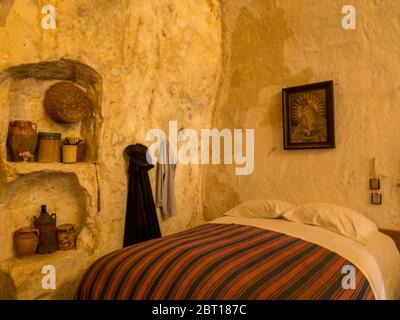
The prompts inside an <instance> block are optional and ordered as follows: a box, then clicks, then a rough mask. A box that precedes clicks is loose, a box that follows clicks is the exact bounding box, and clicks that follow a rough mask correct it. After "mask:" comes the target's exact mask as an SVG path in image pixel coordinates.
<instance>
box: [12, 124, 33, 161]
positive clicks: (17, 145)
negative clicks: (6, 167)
mask: <svg viewBox="0 0 400 320" xmlns="http://www.w3.org/2000/svg"><path fill="white" fill-rule="evenodd" d="M37 142H38V135H37V125H36V123H33V122H32V121H26V120H16V121H11V122H10V124H9V128H8V139H7V145H8V147H9V149H10V151H11V155H12V157H11V158H12V161H23V157H21V156H20V153H21V151H22V152H30V153H31V154H32V155H34V154H35V152H36V146H37Z"/></svg>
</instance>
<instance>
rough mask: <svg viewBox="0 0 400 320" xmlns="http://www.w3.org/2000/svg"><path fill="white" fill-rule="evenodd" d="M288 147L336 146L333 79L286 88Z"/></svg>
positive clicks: (285, 127)
mask: <svg viewBox="0 0 400 320" xmlns="http://www.w3.org/2000/svg"><path fill="white" fill-rule="evenodd" d="M282 106H283V140H284V148H285V149H311V148H313V149H316V148H334V147H335V128H334V127H335V126H334V112H333V81H325V82H319V83H313V84H309V85H304V86H299V87H291V88H285V89H283V90H282Z"/></svg>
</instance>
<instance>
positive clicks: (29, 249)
mask: <svg viewBox="0 0 400 320" xmlns="http://www.w3.org/2000/svg"><path fill="white" fill-rule="evenodd" d="M14 241H15V251H16V253H17V255H18V257H25V256H30V255H32V254H34V253H35V252H36V250H37V247H38V243H39V230H38V229H35V228H32V227H24V228H20V229H18V230H17V231H15V235H14Z"/></svg>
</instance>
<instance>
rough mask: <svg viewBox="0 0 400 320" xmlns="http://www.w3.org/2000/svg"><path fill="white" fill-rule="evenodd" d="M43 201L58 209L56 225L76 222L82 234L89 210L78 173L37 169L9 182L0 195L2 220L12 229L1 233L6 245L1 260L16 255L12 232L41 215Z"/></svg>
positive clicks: (53, 210) (50, 209) (51, 210)
mask: <svg viewBox="0 0 400 320" xmlns="http://www.w3.org/2000/svg"><path fill="white" fill-rule="evenodd" d="M44 199H45V200H44ZM43 201H45V203H43ZM41 204H46V205H47V208H48V212H49V213H56V215H57V225H60V224H64V223H72V224H74V225H75V226H76V229H77V234H78V237H79V232H80V231H81V230H82V228H83V227H84V225H85V223H86V216H87V212H86V202H85V196H84V193H83V191H82V190H81V187H80V185H79V181H78V179H77V177H76V175H74V174H73V173H60V172H35V173H31V174H28V175H24V176H20V177H18V178H17V179H16V180H14V181H13V182H12V183H11V184H10V185H9V186H8V188H7V190H6V192H5V193H4V195H3V196H2V198H1V199H0V212H1V218H0V219H1V224H2V225H3V226H7V227H6V228H5V230H9V231H8V232H2V233H1V235H0V246H1V247H2V248H3V250H2V251H1V254H0V260H3V259H7V258H10V257H13V256H14V252H13V251H14V250H13V234H12V233H13V232H14V231H15V230H17V229H18V228H21V227H25V226H32V225H33V217H34V216H38V215H39V213H40V205H41Z"/></svg>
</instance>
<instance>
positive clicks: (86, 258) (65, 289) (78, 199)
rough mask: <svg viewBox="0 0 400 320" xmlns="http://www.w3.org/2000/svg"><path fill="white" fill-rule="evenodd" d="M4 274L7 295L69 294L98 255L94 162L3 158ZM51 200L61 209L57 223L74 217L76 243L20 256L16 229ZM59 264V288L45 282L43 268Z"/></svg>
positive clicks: (52, 208)
mask: <svg viewBox="0 0 400 320" xmlns="http://www.w3.org/2000/svg"><path fill="white" fill-rule="evenodd" d="M0 172H1V173H2V174H1V175H0V186H1V188H0V191H1V194H0V224H1V226H2V230H4V231H3V232H1V233H0V247H1V248H2V250H0V276H1V277H2V278H4V279H5V280H7V281H5V282H4V283H3V286H2V287H1V288H0V299H1V297H2V296H9V297H16V298H18V299H48V298H52V299H70V298H72V295H73V292H74V289H75V287H76V286H77V284H78V282H79V279H80V276H81V275H82V273H83V272H84V270H85V268H87V267H88V265H89V264H90V263H91V262H93V261H94V260H95V259H96V258H97V257H98V255H99V254H100V253H99V252H97V248H98V244H99V241H101V240H100V238H99V221H98V219H99V217H98V194H99V191H98V184H97V169H96V164H95V163H76V164H72V165H67V164H62V163H53V164H43V163H29V162H28V163H24V162H20V163H13V162H7V161H4V160H3V161H2V162H0ZM41 204H46V205H47V207H48V212H49V213H53V212H55V213H56V214H57V225H60V224H64V223H73V224H74V225H75V226H76V229H77V242H76V243H77V245H76V249H74V250H68V251H56V252H54V253H51V254H43V255H39V254H35V255H32V256H28V257H24V258H18V257H16V255H15V252H14V243H13V233H14V232H15V230H16V229H18V228H20V227H24V226H30V225H32V223H33V216H38V215H39V213H40V205H41ZM46 265H51V266H54V268H55V270H56V272H57V288H56V289H54V290H53V289H45V288H43V287H42V282H41V281H42V279H43V277H44V276H45V275H44V274H42V268H43V267H44V266H46Z"/></svg>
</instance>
